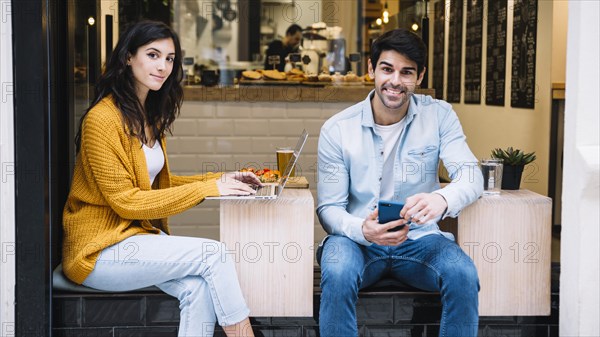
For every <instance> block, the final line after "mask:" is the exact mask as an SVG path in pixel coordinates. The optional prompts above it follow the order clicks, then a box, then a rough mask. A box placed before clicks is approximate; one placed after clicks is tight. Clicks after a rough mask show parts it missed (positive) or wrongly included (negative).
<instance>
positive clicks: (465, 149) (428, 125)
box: [317, 91, 483, 245]
mask: <svg viewBox="0 0 600 337" xmlns="http://www.w3.org/2000/svg"><path fill="white" fill-rule="evenodd" d="M373 94H374V91H371V93H370V94H369V95H368V96H367V98H366V99H365V100H364V101H362V102H360V103H357V104H355V105H353V106H351V107H349V108H347V109H345V110H344V111H342V112H340V113H338V114H336V115H334V116H333V117H331V118H330V119H329V120H327V122H325V124H324V125H323V127H322V128H321V135H320V137H319V154H318V167H319V168H318V173H319V176H318V184H317V189H318V193H317V196H318V206H317V215H318V216H319V220H320V221H321V224H322V226H323V228H324V229H325V231H327V233H328V234H337V235H344V236H347V237H348V238H350V239H352V240H354V241H355V242H357V243H360V244H363V245H370V244H371V243H370V242H369V241H367V240H366V239H365V237H364V235H363V232H362V223H363V221H364V219H365V218H366V217H367V216H368V215H369V214H370V213H371V212H373V210H375V208H376V207H377V203H378V201H379V195H380V191H381V179H382V178H381V175H382V172H383V155H382V154H383V140H382V138H381V137H380V136H379V135H378V134H377V132H376V131H375V129H374V124H375V122H374V119H373V111H372V110H371V97H372V95H373ZM440 159H441V160H442V162H443V163H444V166H445V167H446V169H447V170H448V173H449V176H450V178H451V179H452V182H451V183H450V184H448V185H447V186H446V187H444V188H440V184H439V176H438V165H439V161H440ZM393 181H394V200H396V201H400V202H403V203H404V202H405V201H406V198H408V197H410V196H412V195H414V194H417V193H428V192H435V193H439V194H441V195H442V196H443V197H444V198H445V199H446V202H447V203H448V208H447V210H446V212H445V214H443V215H442V216H441V217H438V219H435V220H433V221H430V222H428V223H426V224H423V225H417V224H414V223H411V225H410V231H409V233H408V238H409V239H413V240H414V239H418V238H420V237H422V236H425V235H429V234H434V233H438V234H442V235H444V236H446V237H447V238H449V239H451V240H454V237H453V236H452V234H450V233H445V232H442V231H440V229H439V227H438V225H437V221H438V220H440V218H445V217H448V216H450V217H456V216H457V215H458V214H459V213H460V211H461V210H462V209H463V208H464V207H465V206H467V205H469V204H470V203H472V202H474V201H475V200H477V199H478V198H479V197H480V196H481V194H482V192H483V177H482V175H481V171H480V169H479V166H478V164H477V159H476V158H475V156H474V155H473V153H472V152H471V150H470V149H469V146H468V145H467V143H466V137H465V135H464V133H463V130H462V127H461V125H460V122H459V120H458V117H457V116H456V113H455V112H454V110H452V106H451V105H450V104H448V103H446V102H444V101H440V100H436V99H434V98H432V97H431V96H423V95H413V96H412V97H411V99H410V102H409V106H408V112H407V115H406V123H405V128H404V131H403V132H402V135H401V139H400V142H399V146H398V149H397V152H396V153H395V159H394V179H393Z"/></svg>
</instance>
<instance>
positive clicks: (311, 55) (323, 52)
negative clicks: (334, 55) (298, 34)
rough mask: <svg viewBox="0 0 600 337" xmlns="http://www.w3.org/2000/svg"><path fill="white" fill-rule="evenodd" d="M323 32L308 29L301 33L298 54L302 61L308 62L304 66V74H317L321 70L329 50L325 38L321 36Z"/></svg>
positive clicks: (317, 29) (318, 29) (322, 30)
mask: <svg viewBox="0 0 600 337" xmlns="http://www.w3.org/2000/svg"><path fill="white" fill-rule="evenodd" d="M324 32H325V29H322V28H308V29H306V30H304V32H303V33H302V43H301V46H300V54H301V56H302V59H303V60H309V62H305V64H304V72H305V73H306V74H319V73H321V71H322V70H323V66H324V65H325V64H324V60H325V57H326V56H327V51H328V48H329V45H328V41H327V37H326V36H325V35H323V34H322V33H324Z"/></svg>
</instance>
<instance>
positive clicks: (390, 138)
mask: <svg viewBox="0 0 600 337" xmlns="http://www.w3.org/2000/svg"><path fill="white" fill-rule="evenodd" d="M405 120H406V117H404V118H402V119H401V120H400V121H399V122H398V123H394V124H391V125H378V124H375V131H376V132H377V133H378V134H379V135H380V136H381V138H382V139H383V172H382V174H381V178H382V179H381V191H380V192H379V199H380V200H394V155H395V154H396V152H397V151H396V149H397V148H398V144H399V143H400V137H401V136H402V131H403V130H404V125H405V124H406V122H405Z"/></svg>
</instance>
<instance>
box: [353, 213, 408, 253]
mask: <svg viewBox="0 0 600 337" xmlns="http://www.w3.org/2000/svg"><path fill="white" fill-rule="evenodd" d="M378 215H379V210H378V209H376V210H375V211H374V212H373V213H371V214H370V215H369V216H368V217H367V218H366V219H365V221H363V224H362V231H363V235H364V236H365V239H367V241H369V242H372V243H375V244H378V245H380V246H397V245H399V244H401V243H402V242H404V241H406V239H407V235H408V226H406V224H407V221H406V220H404V219H400V220H395V221H390V222H388V223H385V224H380V223H379V221H378V220H377V216H378ZM401 225H405V226H404V228H402V229H400V230H399V231H397V232H388V230H390V229H392V228H394V227H398V226H401Z"/></svg>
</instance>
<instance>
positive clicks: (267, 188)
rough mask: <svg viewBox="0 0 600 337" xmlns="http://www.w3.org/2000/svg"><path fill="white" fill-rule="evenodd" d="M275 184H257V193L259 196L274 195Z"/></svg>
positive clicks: (255, 188)
mask: <svg viewBox="0 0 600 337" xmlns="http://www.w3.org/2000/svg"><path fill="white" fill-rule="evenodd" d="M274 188H275V186H274V185H264V186H255V187H254V190H256V195H257V196H259V197H262V196H266V195H273V189H274Z"/></svg>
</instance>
